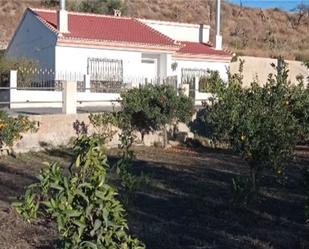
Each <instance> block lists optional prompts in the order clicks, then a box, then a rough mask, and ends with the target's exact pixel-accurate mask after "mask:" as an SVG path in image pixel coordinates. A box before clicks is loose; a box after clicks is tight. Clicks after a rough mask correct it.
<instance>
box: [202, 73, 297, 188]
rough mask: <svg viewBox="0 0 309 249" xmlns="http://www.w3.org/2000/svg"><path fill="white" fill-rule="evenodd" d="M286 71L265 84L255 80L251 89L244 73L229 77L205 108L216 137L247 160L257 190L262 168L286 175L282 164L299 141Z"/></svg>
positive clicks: (253, 184) (207, 119)
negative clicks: (261, 85) (244, 77)
mask: <svg viewBox="0 0 309 249" xmlns="http://www.w3.org/2000/svg"><path fill="white" fill-rule="evenodd" d="M287 73H288V72H287V70H285V68H283V70H282V71H281V73H280V74H278V75H277V76H276V77H272V76H270V78H269V81H268V83H267V84H266V86H265V87H260V86H258V85H257V84H256V83H253V84H252V85H251V88H249V89H243V88H242V87H241V82H242V77H241V75H236V76H233V77H230V81H229V85H228V87H227V88H225V89H223V91H221V92H218V95H217V99H216V100H214V101H213V102H212V105H209V106H207V107H206V109H207V114H206V121H207V122H208V123H209V124H210V125H211V127H212V129H213V132H214V133H213V137H214V138H215V139H217V140H219V141H223V142H227V143H229V144H230V145H231V147H232V148H233V149H234V150H235V151H236V152H237V153H239V155H241V157H242V158H243V159H244V160H245V161H246V162H247V164H248V166H249V167H250V178H251V183H252V189H253V190H254V191H255V190H256V188H257V186H256V181H257V177H258V174H259V172H261V170H263V169H272V170H273V171H274V172H275V173H277V174H278V175H282V174H283V164H284V162H285V161H286V160H287V159H288V158H289V156H291V154H292V153H293V151H294V148H295V144H296V141H297V131H298V123H297V120H296V118H295V117H294V116H293V114H292V112H291V110H290V109H291V107H290V103H289V89H290V88H289V83H288V81H287V77H288V75H287Z"/></svg>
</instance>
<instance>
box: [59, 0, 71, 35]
mask: <svg viewBox="0 0 309 249" xmlns="http://www.w3.org/2000/svg"><path fill="white" fill-rule="evenodd" d="M58 31H59V32H60V33H67V32H69V29H68V12H67V11H66V10H65V0H60V10H58Z"/></svg>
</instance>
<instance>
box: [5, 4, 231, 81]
mask: <svg viewBox="0 0 309 249" xmlns="http://www.w3.org/2000/svg"><path fill="white" fill-rule="evenodd" d="M219 14H220V13H218V16H219ZM219 22H220V19H219V21H218V23H219ZM217 27H218V28H219V31H218V32H217V38H218V39H216V40H217V42H216V47H213V46H212V45H211V44H210V43H209V34H210V27H209V26H207V25H195V24H187V23H175V22H163V21H153V20H144V19H136V18H129V17H121V16H108V15H97V14H88V13H75V12H67V11H66V10H65V3H64V0H62V1H61V8H60V10H59V11H55V10H45V9H27V10H26V11H25V13H24V16H23V18H22V20H21V21H20V24H19V26H18V28H17V30H16V32H15V34H14V36H13V38H12V40H11V42H10V44H9V46H8V49H7V56H9V57H15V58H18V57H26V58H30V59H32V60H35V61H37V62H38V65H40V67H41V68H48V69H51V70H54V71H55V72H56V75H57V74H58V73H59V72H76V73H80V74H90V75H91V77H94V78H95V77H100V78H102V77H103V78H116V79H117V80H123V79H126V78H132V77H133V78H148V79H153V78H157V79H162V78H166V77H168V76H177V77H178V79H179V80H181V77H182V78H183V77H185V74H190V73H195V74H196V73H202V72H204V71H205V70H208V69H210V70H218V71H219V72H220V74H221V76H222V78H226V67H227V66H228V65H229V62H230V60H231V53H230V52H229V51H226V50H223V49H222V38H221V36H220V26H219V25H217Z"/></svg>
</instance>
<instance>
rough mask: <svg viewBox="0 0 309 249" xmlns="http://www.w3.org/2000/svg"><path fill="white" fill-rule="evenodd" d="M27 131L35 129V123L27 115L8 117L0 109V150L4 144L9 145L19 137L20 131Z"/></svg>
mask: <svg viewBox="0 0 309 249" xmlns="http://www.w3.org/2000/svg"><path fill="white" fill-rule="evenodd" d="M27 131H32V132H33V131H36V128H35V123H34V122H32V121H30V120H29V119H28V117H25V116H18V117H10V116H9V115H8V114H7V113H6V112H5V111H1V110H0V150H1V149H2V148H3V147H4V146H8V147H11V146H12V145H13V143H14V142H15V141H16V140H19V139H20V138H21V133H24V132H27Z"/></svg>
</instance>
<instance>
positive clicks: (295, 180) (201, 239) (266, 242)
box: [0, 147, 309, 249]
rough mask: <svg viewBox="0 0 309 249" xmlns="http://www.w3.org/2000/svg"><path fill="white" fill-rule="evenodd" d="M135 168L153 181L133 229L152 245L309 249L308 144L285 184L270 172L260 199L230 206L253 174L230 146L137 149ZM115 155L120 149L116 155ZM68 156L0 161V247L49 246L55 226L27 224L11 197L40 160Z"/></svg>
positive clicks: (141, 197) (141, 195)
mask: <svg viewBox="0 0 309 249" xmlns="http://www.w3.org/2000/svg"><path fill="white" fill-rule="evenodd" d="M135 151H136V155H137V158H136V161H135V165H134V170H135V171H136V173H137V174H141V173H143V174H144V175H147V177H148V178H149V179H150V184H149V186H147V187H145V188H143V189H142V190H140V191H139V192H138V193H137V194H136V197H135V199H134V201H133V203H132V204H131V205H130V207H129V210H128V220H129V227H130V232H131V234H133V235H134V236H137V237H138V238H139V239H141V240H142V241H144V242H145V244H146V246H147V248H149V249H206V248H213V249H214V248H217V249H234V248H244V249H247V248H248V249H249V248H258V249H279V248H280V249H298V248H299V249H308V248H309V225H306V223H305V218H304V215H303V213H304V212H303V206H304V200H305V197H304V195H303V193H304V187H303V185H302V173H303V169H304V168H305V167H309V147H299V148H298V150H297V156H296V157H295V159H294V160H293V161H291V162H290V163H289V165H288V167H287V173H286V180H285V181H284V184H282V183H279V182H278V183H276V182H275V180H274V178H273V177H272V176H271V175H269V174H265V175H264V176H263V177H262V178H261V183H260V184H261V189H260V196H259V198H258V201H255V202H253V203H251V204H250V205H248V206H247V207H240V206H235V205H232V204H231V203H232V192H231V182H232V178H233V177H236V176H238V175H246V174H248V170H247V168H246V166H245V164H244V163H243V162H242V161H241V160H240V159H239V158H238V157H237V156H235V155H233V154H232V153H230V152H229V151H225V150H221V151H219V150H212V149H203V150H198V151H197V150H187V149H184V148H177V149H175V148H174V149H169V150H162V149H159V148H144V147H137V148H135ZM111 154H114V152H113V153H111ZM51 160H52V161H61V162H63V163H64V165H65V166H67V165H68V162H69V160H70V153H69V152H67V151H63V150H62V151H61V150H55V151H49V152H40V153H28V154H24V155H18V156H17V157H16V158H13V157H5V158H2V159H0V248H1V249H13V248H14V249H15V248H16V249H17V248H20V249H51V248H53V244H54V242H55V239H56V235H57V234H56V231H55V228H54V225H53V224H51V223H49V222H47V221H42V220H41V221H39V222H37V223H35V224H28V223H27V222H24V221H23V220H22V219H21V218H20V217H18V215H16V214H15V212H14V211H13V210H12V209H11V208H10V203H11V202H12V201H14V200H16V198H17V197H18V196H20V195H21V194H22V193H23V192H24V187H25V186H26V185H28V184H29V183H31V182H33V181H35V176H36V175H37V174H38V172H39V170H40V168H41V167H42V164H41V162H42V161H51Z"/></svg>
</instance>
